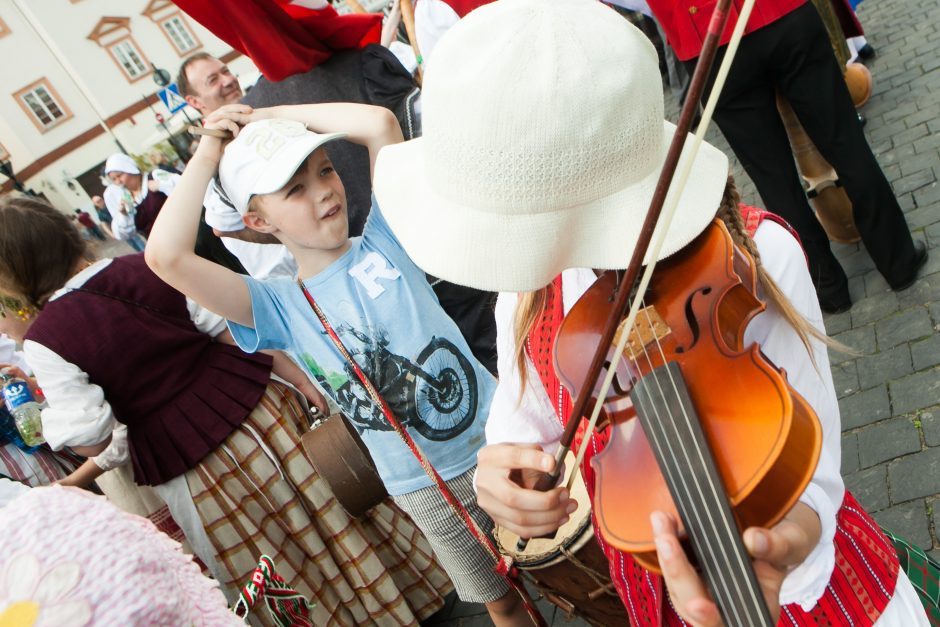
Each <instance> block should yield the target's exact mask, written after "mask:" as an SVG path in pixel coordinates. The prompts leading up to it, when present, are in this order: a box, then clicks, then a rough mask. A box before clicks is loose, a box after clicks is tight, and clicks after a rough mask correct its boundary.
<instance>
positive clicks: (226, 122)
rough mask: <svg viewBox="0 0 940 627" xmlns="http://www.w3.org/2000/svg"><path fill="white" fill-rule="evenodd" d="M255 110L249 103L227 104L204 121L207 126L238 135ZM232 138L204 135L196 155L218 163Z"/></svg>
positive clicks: (234, 135) (233, 135) (215, 163)
mask: <svg viewBox="0 0 940 627" xmlns="http://www.w3.org/2000/svg"><path fill="white" fill-rule="evenodd" d="M253 111H254V109H252V108H251V107H249V106H248V105H243V104H231V105H225V106H224V107H221V108H219V109H217V110H216V111H213V112H212V113H210V114H209V116H208V117H206V119H205V120H204V121H203V126H204V127H205V128H211V129H218V130H223V131H228V132H229V133H231V134H232V137H233V138H235V137H238V131H239V130H241V127H242V126H244V125H245V124H247V123H248V122H250V121H251V114H252V112H253ZM228 141H230V140H223V139H219V138H218V137H215V136H212V135H204V136H203V137H202V139H200V140H199V146H198V147H197V148H196V154H195V155H194V157H199V158H202V159H207V160H209V161H211V162H212V163H213V164H214V165H218V163H219V161H221V160H222V151H223V150H224V149H225V144H226V143H227V142H228Z"/></svg>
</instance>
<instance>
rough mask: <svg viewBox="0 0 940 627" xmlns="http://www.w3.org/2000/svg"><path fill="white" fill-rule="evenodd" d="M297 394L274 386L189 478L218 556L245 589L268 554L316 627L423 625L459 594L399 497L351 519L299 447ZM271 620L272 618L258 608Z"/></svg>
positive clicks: (301, 421) (232, 583)
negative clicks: (452, 592)
mask: <svg viewBox="0 0 940 627" xmlns="http://www.w3.org/2000/svg"><path fill="white" fill-rule="evenodd" d="M306 428H307V426H306V420H305V418H304V416H303V413H302V410H301V408H300V405H299V404H298V403H297V401H296V399H295V398H294V397H293V395H292V392H291V391H290V390H289V389H288V388H286V387H285V386H283V385H281V384H278V383H271V384H270V385H268V388H267V390H266V391H265V394H264V396H263V397H262V399H261V402H260V403H259V404H258V406H257V407H256V408H255V409H254V411H252V413H251V414H250V415H249V416H248V418H247V419H246V420H245V422H244V423H243V424H242V425H241V426H240V427H239V428H238V429H236V430H235V432H234V433H232V434H231V435H230V436H229V437H228V438H227V439H226V440H225V441H224V442H223V443H222V445H221V446H220V447H219V448H218V449H216V450H215V451H213V452H212V453H211V454H210V455H209V456H208V457H206V458H205V459H204V460H203V461H202V462H200V464H199V465H198V466H197V467H196V468H194V469H193V470H190V471H189V472H188V473H186V475H185V478H186V481H187V484H188V486H189V490H190V493H191V494H192V498H193V502H194V504H195V506H196V510H197V512H198V513H199V517H200V518H201V520H202V523H203V525H204V527H205V530H206V533H207V534H208V537H209V539H210V541H211V542H212V545H213V547H214V549H215V553H216V555H215V559H216V561H217V563H218V565H219V567H220V569H221V570H222V571H223V572H224V574H225V575H227V580H225V581H222V582H221V583H222V584H223V585H225V586H229V587H232V588H236V589H240V588H241V586H243V585H244V584H246V583H248V581H249V579H250V577H251V574H252V572H253V571H254V569H255V567H256V566H257V563H258V558H259V557H260V556H261V555H262V554H266V555H269V556H271V557H272V558H273V560H274V562H275V564H276V567H277V572H278V574H279V575H281V576H282V577H284V579H285V580H286V583H287V584H288V585H289V586H290V587H292V588H294V589H295V590H297V591H298V592H300V593H301V594H303V595H305V596H306V597H307V598H308V599H309V600H310V602H311V603H314V604H315V607H313V608H312V610H311V618H312V620H313V624H315V625H317V626H318V627H319V626H321V625H322V626H326V625H348V626H350V627H352V626H355V625H373V624H375V625H382V626H385V625H417V623H418V622H419V621H421V620H423V619H425V618H427V617H428V616H430V615H431V614H433V613H434V612H436V611H437V610H438V609H440V608H441V607H442V606H443V604H444V598H443V595H445V594H447V593H448V592H449V591H450V590H451V589H452V584H451V583H450V581H449V579H448V578H447V575H446V574H445V573H444V571H443V569H442V568H441V567H440V566H439V565H438V563H437V561H436V560H435V558H434V555H433V553H432V551H431V547H430V546H429V544H428V542H427V540H426V539H425V538H424V537H423V536H422V535H421V532H420V531H419V530H418V528H417V527H415V525H414V523H413V522H411V519H410V518H408V517H407V516H406V515H405V514H404V513H403V512H402V511H401V510H399V509H398V508H397V507H396V506H395V505H394V504H392V503H391V502H390V501H386V502H385V503H383V504H381V505H379V506H377V507H375V508H374V509H373V510H371V511H370V512H369V513H368V514H367V515H366V516H365V517H363V518H362V519H360V520H353V519H351V518H350V517H349V516H348V515H347V514H346V513H345V512H344V511H343V508H342V507H341V506H340V505H339V503H338V502H337V501H336V499H335V497H334V496H333V493H332V492H331V491H330V488H329V486H328V485H327V484H326V481H325V480H324V479H322V478H321V477H320V476H319V475H317V474H316V473H315V472H314V469H313V466H312V465H311V464H310V462H309V461H308V460H307V458H306V457H305V456H304V454H303V451H302V449H301V446H300V433H302V430H303V429H306ZM253 615H254V616H255V617H256V618H258V619H259V620H261V621H262V622H266V621H268V620H269V619H268V617H267V616H266V615H263V613H262V612H258V611H255V612H253Z"/></svg>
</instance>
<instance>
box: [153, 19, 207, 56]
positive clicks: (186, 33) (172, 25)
mask: <svg viewBox="0 0 940 627" xmlns="http://www.w3.org/2000/svg"><path fill="white" fill-rule="evenodd" d="M161 26H162V27H163V30H164V31H166V34H167V35H169V37H170V41H171V42H173V46H174V47H175V48H176V51H177V52H179V53H180V54H185V53H187V52H189V51H190V50H193V49H195V48H198V47H199V45H200V44H199V43H197V41H196V36H195V35H194V34H193V32H192V31H191V30H189V26H187V25H186V22H184V21H183V18H182V17H180V16H179V15H174V16H173V17H171V18H170V19H168V20H166V21H165V22H163V23H162V24H161Z"/></svg>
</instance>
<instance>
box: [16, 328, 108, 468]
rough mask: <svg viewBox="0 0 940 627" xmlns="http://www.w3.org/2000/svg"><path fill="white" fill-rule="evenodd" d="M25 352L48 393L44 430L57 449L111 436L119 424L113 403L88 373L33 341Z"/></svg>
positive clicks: (45, 392)
mask: <svg viewBox="0 0 940 627" xmlns="http://www.w3.org/2000/svg"><path fill="white" fill-rule="evenodd" d="M23 352H24V353H25V355H26V361H28V362H29V365H30V366H32V368H33V373H34V374H35V375H36V381H37V382H38V383H39V387H41V388H42V391H43V394H45V395H46V402H47V403H48V407H46V408H45V409H43V410H42V433H43V436H44V437H45V438H46V442H48V443H49V446H51V447H52V448H53V450H59V449H61V448H62V447H64V446H90V445H93V444H98V443H100V442H103V441H104V440H105V439H107V437H108V436H109V435H111V432H112V431H113V430H114V425H115V420H114V415H113V414H112V413H111V405H109V404H108V401H106V400H105V398H104V392H103V391H102V389H101V388H100V387H98V386H97V385H95V384H93V383H91V382H90V381H89V380H88V375H87V374H86V373H85V372H83V371H82V370H81V369H80V368H79V367H78V366H76V365H75V364H72V363H69V362H67V361H65V360H64V359H62V357H60V356H59V355H58V354H56V353H55V352H53V351H51V350H49V349H48V348H46V347H45V346H43V345H42V344H39V343H37V342H33V341H31V340H27V341H26V342H25V343H24V344H23Z"/></svg>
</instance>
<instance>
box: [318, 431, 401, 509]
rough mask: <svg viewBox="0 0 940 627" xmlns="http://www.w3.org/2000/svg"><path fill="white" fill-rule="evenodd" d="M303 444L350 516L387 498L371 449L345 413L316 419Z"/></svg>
mask: <svg viewBox="0 0 940 627" xmlns="http://www.w3.org/2000/svg"><path fill="white" fill-rule="evenodd" d="M300 444H301V446H302V447H303V449H304V453H305V454H306V455H307V459H309V460H310V463H311V464H313V467H314V469H316V471H317V474H319V475H320V476H321V477H323V478H324V479H325V480H326V482H327V483H328V484H329V486H330V489H331V490H332V491H333V494H334V496H336V500H337V501H339V504H340V505H341V506H342V507H343V509H344V510H346V513H347V514H349V515H350V516H351V517H353V518H359V517H360V516H362V515H363V514H365V513H366V512H367V511H369V510H370V509H372V508H373V507H375V506H376V505H378V504H379V503H381V502H382V501H384V500H385V499H386V498H388V492H387V491H386V490H385V484H384V483H382V479H381V478H380V477H379V473H378V471H377V470H376V469H375V462H373V461H372V456H371V455H369V450H368V449H367V448H366V445H365V444H363V442H362V438H360V437H359V434H358V433H356V429H355V427H353V426H352V425H351V424H350V423H349V421H348V420H346V418H345V417H344V416H343V415H342V414H333V415H332V416H330V417H329V418H326V419H325V420H318V421H316V422H315V423H314V424H313V426H312V427H311V428H310V430H309V431H307V432H306V433H305V434H304V435H303V437H301V439H300Z"/></svg>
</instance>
